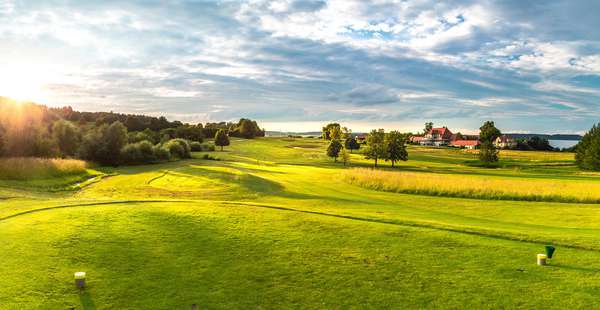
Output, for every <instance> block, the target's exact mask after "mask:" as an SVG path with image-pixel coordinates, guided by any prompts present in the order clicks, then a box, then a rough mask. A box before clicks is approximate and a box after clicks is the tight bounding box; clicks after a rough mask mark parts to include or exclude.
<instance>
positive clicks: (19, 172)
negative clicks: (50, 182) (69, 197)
mask: <svg viewBox="0 0 600 310" xmlns="http://www.w3.org/2000/svg"><path fill="white" fill-rule="evenodd" d="M86 167H87V164H86V162H85V161H82V160H76V159H48V158H28V157H14V158H2V159H0V179H5V180H31V179H45V178H54V177H61V176H66V175H75V174H82V173H85V172H86Z"/></svg>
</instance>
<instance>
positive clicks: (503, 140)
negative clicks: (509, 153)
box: [494, 135, 517, 149]
mask: <svg viewBox="0 0 600 310" xmlns="http://www.w3.org/2000/svg"><path fill="white" fill-rule="evenodd" d="M494 146H496V147H497V148H499V149H510V148H513V147H515V146H517V141H515V139H513V138H511V137H509V136H507V135H502V136H500V137H498V138H496V140H494Z"/></svg>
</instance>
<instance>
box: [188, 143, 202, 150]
mask: <svg viewBox="0 0 600 310" xmlns="http://www.w3.org/2000/svg"><path fill="white" fill-rule="evenodd" d="M190 149H191V150H192V152H202V143H200V142H196V141H194V142H192V143H190Z"/></svg>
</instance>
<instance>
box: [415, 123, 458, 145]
mask: <svg viewBox="0 0 600 310" xmlns="http://www.w3.org/2000/svg"><path fill="white" fill-rule="evenodd" d="M453 137H455V135H453V134H452V132H451V131H450V129H448V127H441V128H432V129H431V130H429V132H428V133H426V134H425V136H423V137H422V139H420V140H419V144H421V145H430V146H444V145H449V144H450V142H452V139H453Z"/></svg>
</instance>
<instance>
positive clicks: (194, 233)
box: [0, 138, 600, 309]
mask: <svg viewBox="0 0 600 310" xmlns="http://www.w3.org/2000/svg"><path fill="white" fill-rule="evenodd" d="M231 142H232V145H231V147H228V148H226V151H224V152H214V153H212V154H211V155H212V156H214V157H218V158H219V159H220V160H218V161H215V160H202V159H200V158H201V156H202V155H203V154H202V153H196V154H194V156H195V157H196V159H190V160H185V161H177V162H170V163H163V164H157V165H147V166H133V167H120V168H108V167H99V168H96V170H93V171H91V172H86V173H89V174H90V176H91V177H84V176H83V180H86V181H83V182H81V181H77V180H71V179H68V178H65V177H59V178H58V179H59V180H58V181H57V178H56V177H42V178H39V179H35V180H29V181H28V182H21V181H14V180H4V181H2V180H0V236H1V237H0V261H1V262H2V264H0V288H1V289H0V308H1V309H5V308H6V309H13V308H14V309H65V308H67V309H69V308H75V309H189V308H190V307H191V304H193V303H195V304H198V305H199V307H200V309H256V308H260V309H281V308H298V309H346V308H356V309H363V308H388V309H389V308H516V307H524V308H537V307H548V308H565V307H577V308H582V307H586V306H587V307H592V308H594V307H597V306H598V305H599V304H600V302H599V301H598V299H597V294H598V291H599V289H600V286H599V285H598V283H600V282H599V280H600V204H585V203H564V202H532V201H518V200H511V199H508V198H510V197H507V200H493V199H474V197H445V195H443V193H442V194H441V195H439V196H433V195H431V194H430V193H427V192H419V194H418V195H415V194H406V193H395V192H388V191H380V190H378V188H375V187H370V188H369V187H365V186H360V185H356V184H352V183H351V182H348V180H346V178H345V177H344V175H346V174H353V173H355V174H356V173H358V174H359V175H360V171H362V170H353V169H356V168H359V169H367V167H369V166H370V165H371V162H369V161H367V160H364V159H363V158H362V156H360V155H358V154H354V155H352V159H351V163H350V166H349V167H344V166H343V165H342V164H339V163H337V164H336V163H333V162H332V160H330V159H329V158H327V157H326V156H325V155H324V154H325V152H324V149H325V144H324V143H323V142H322V141H320V140H317V139H307V138H305V139H288V138H263V139H256V140H238V139H235V140H232V141H231ZM501 156H502V158H503V160H502V163H501V167H500V168H497V169H484V168H479V167H476V166H474V165H472V162H473V161H474V160H475V157H476V155H475V154H473V153H472V152H470V151H464V150H454V149H435V148H423V147H410V148H409V161H407V162H402V163H400V165H399V167H397V168H394V169H392V168H391V167H389V164H384V165H383V167H381V169H382V171H383V173H386V174H389V175H390V177H393V176H395V175H400V176H409V177H412V178H419V180H420V181H419V182H422V184H426V179H427V178H429V177H431V178H435V180H443V181H448V182H455V181H456V180H458V181H457V182H461V183H464V184H467V185H469V184H475V185H476V186H479V187H481V186H484V187H485V186H486V185H485V184H484V183H481V182H479V181H478V180H482V179H486V178H492V179H494V180H501V181H502V182H510V180H514V182H516V184H519V183H518V182H534V183H535V182H542V184H559V185H564V188H568V189H570V192H569V193H571V194H572V193H575V194H573V195H578V193H579V192H577V191H585V190H586V189H589V188H595V187H597V186H598V184H600V183H599V181H600V176H597V175H596V174H594V173H582V172H580V171H579V170H577V169H576V168H575V166H574V165H573V157H572V154H568V153H539V152H503V153H502V154H501ZM88 170H89V169H88ZM86 171H87V170H86ZM365 171H366V170H365ZM76 176H77V177H78V178H79V179H82V175H76ZM386 176H387V175H386ZM469 182H471V183H469ZM477 182H479V183H477ZM48 184H52V186H48ZM59 184H60V185H61V186H62V187H61V190H52V189H53V188H54V189H55V188H57V186H58V185H59ZM74 184H75V185H78V186H73V185H74ZM481 184H484V185H481ZM486 184H487V183H486ZM502 184H504V183H502ZM527 184H529V183H527ZM496 185H497V183H496ZM515 188H518V186H516V187H515ZM564 188H563V187H562V186H554V187H550V188H546V189H545V190H546V191H548V192H549V193H550V194H552V195H557V196H560V195H565V194H566V193H567V192H565V191H564ZM567 194H568V193H567ZM479 198H486V197H479ZM547 243H553V244H555V245H556V246H557V248H558V250H557V253H556V258H554V259H553V260H552V261H551V262H550V265H549V266H547V267H540V266H537V265H536V264H535V254H537V253H541V252H543V246H544V245H545V244H547ZM80 270H81V271H86V272H87V274H88V278H89V279H88V287H87V288H86V289H85V290H84V291H78V290H77V289H76V288H75V287H74V285H73V280H72V276H73V273H74V272H75V271H80Z"/></svg>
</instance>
